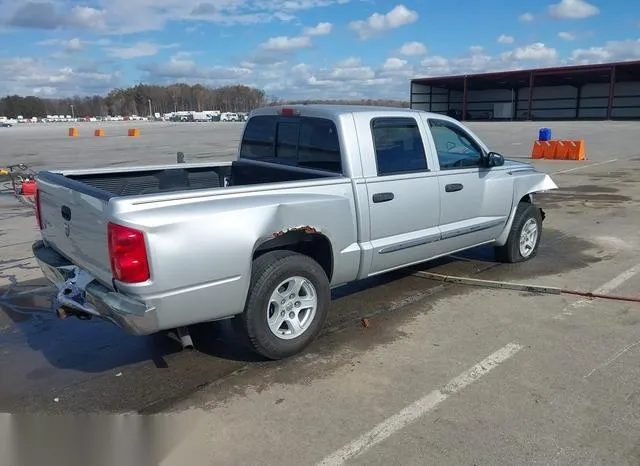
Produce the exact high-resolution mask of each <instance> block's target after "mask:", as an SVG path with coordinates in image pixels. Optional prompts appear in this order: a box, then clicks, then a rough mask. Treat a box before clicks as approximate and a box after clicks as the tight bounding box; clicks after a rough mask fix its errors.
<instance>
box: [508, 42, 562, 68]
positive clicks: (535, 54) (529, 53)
mask: <svg viewBox="0 0 640 466" xmlns="http://www.w3.org/2000/svg"><path fill="white" fill-rule="evenodd" d="M502 57H503V59H505V60H506V61H533V62H537V63H540V64H543V63H549V62H555V61H556V60H558V51H557V50H556V49H554V48H549V47H547V46H546V45H544V44H543V43H542V42H536V43H533V44H531V45H527V46H525V47H518V48H517V49H515V50H513V51H511V52H506V53H504V54H502Z"/></svg>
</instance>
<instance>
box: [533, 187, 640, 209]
mask: <svg viewBox="0 0 640 466" xmlns="http://www.w3.org/2000/svg"><path fill="white" fill-rule="evenodd" d="M617 192H619V190H618V189H616V188H611V187H604V186H597V185H581V186H567V187H563V188H560V189H558V190H554V191H549V192H547V193H541V194H539V195H538V196H537V200H538V203H539V204H540V206H541V207H542V208H545V209H549V208H557V207H572V206H576V205H583V206H584V205H588V206H589V207H593V208H604V207H612V206H616V205H617V204H620V203H623V202H629V201H632V198H631V197H629V196H624V195H621V194H612V193H617ZM621 207H622V206H621Z"/></svg>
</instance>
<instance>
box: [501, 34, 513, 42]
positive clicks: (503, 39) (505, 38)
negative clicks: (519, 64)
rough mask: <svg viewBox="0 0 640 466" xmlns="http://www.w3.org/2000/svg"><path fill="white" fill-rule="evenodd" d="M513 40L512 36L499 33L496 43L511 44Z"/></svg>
mask: <svg viewBox="0 0 640 466" xmlns="http://www.w3.org/2000/svg"><path fill="white" fill-rule="evenodd" d="M514 40H515V39H514V38H513V36H507V35H506V34H501V35H500V37H498V43H500V44H513V42H514Z"/></svg>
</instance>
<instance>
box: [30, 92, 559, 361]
mask: <svg viewBox="0 0 640 466" xmlns="http://www.w3.org/2000/svg"><path fill="white" fill-rule="evenodd" d="M236 155H237V156H236V157H235V160H233V161H231V162H220V163H199V164H193V163H186V164H176V165H156V166H140V167H132V168H122V167H115V168H114V167H110V168H103V169H90V170H79V169H77V170H61V171H42V172H40V173H39V175H38V191H37V196H36V197H37V199H36V205H37V209H36V212H37V219H38V222H39V226H40V229H41V233H42V239H41V240H39V241H37V242H36V243H35V244H34V245H33V252H34V255H35V257H36V259H37V260H38V262H39V264H40V267H41V268H42V270H43V273H44V274H45V276H46V277H48V278H49V279H50V280H51V281H52V282H53V283H55V284H56V285H57V287H58V290H59V292H58V294H57V296H56V299H55V300H54V304H53V307H54V310H55V311H56V312H57V313H58V315H59V316H60V317H66V316H68V315H75V316H77V317H80V318H90V317H92V316H97V317H101V318H104V319H108V320H110V321H112V322H113V323H115V324H117V325H118V326H120V327H121V328H123V329H124V330H125V331H127V332H129V333H133V334H138V335H147V334H152V333H155V332H159V331H163V330H170V329H179V330H180V331H181V333H182V334H183V335H184V334H185V332H186V329H188V326H190V325H192V324H196V323H200V322H207V321H216V320H220V319H227V318H236V319H239V322H240V323H241V324H242V328H243V331H245V332H246V335H247V336H248V337H249V340H250V341H251V343H252V345H253V347H254V348H255V350H256V351H257V352H258V353H260V354H262V355H264V356H265V357H267V358H271V359H279V358H285V357H289V356H291V355H294V354H296V353H299V352H300V351H302V350H303V349H305V348H306V347H307V346H308V345H309V344H310V343H311V342H312V341H313V339H314V338H315V337H316V336H317V335H318V333H319V332H320V330H321V328H322V326H323V323H324V322H325V318H326V317H327V313H328V311H329V308H330V305H331V294H330V290H331V289H332V288H334V287H338V286H341V285H345V284H348V283H351V282H354V281H356V280H360V279H364V278H367V277H371V276H374V275H379V274H384V273H386V272H389V271H392V270H396V269H400V268H404V267H408V266H411V265H414V264H418V263H422V262H425V261H429V260H433V259H435V258H439V257H442V256H446V255H449V254H452V253H455V252H458V251H462V250H466V249H469V248H474V247H476V246H479V245H493V246H494V248H495V252H496V258H497V259H498V260H500V261H504V262H520V261H525V260H529V259H531V258H533V257H534V256H535V255H536V251H537V250H538V246H539V244H540V239H541V233H542V221H543V214H542V212H541V209H540V208H539V207H538V206H537V205H536V203H535V198H534V194H535V193H538V192H541V191H546V190H551V189H556V188H557V186H556V184H555V183H554V182H553V180H552V179H551V178H550V177H549V175H547V174H545V173H541V172H539V171H537V170H536V169H535V168H534V167H533V166H532V165H530V164H526V163H521V162H516V161H510V160H505V159H504V158H503V157H502V156H501V155H499V154H497V153H495V152H492V151H491V150H490V149H489V148H488V147H487V146H486V145H485V144H484V143H483V142H482V141H481V140H480V139H479V138H478V137H477V136H476V135H475V134H474V133H473V132H472V131H470V130H469V129H468V128H467V127H465V126H464V125H463V124H461V123H460V122H458V121H456V120H454V119H452V118H449V117H447V116H443V115H440V114H434V113H427V112H424V111H417V110H411V109H406V108H402V109H400V108H386V107H383V108H378V107H363V106H340V105H294V106H284V107H282V106H280V107H266V108H260V109H257V110H254V111H253V112H251V115H250V117H249V120H248V121H247V123H246V125H245V127H244V129H243V134H242V139H241V141H240V144H239V147H238V151H237V154H236Z"/></svg>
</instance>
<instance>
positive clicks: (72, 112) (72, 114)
mask: <svg viewBox="0 0 640 466" xmlns="http://www.w3.org/2000/svg"><path fill="white" fill-rule="evenodd" d="M69 107H71V119H72V120H75V119H76V113H75V111H74V110H73V104H71V105H69Z"/></svg>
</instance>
